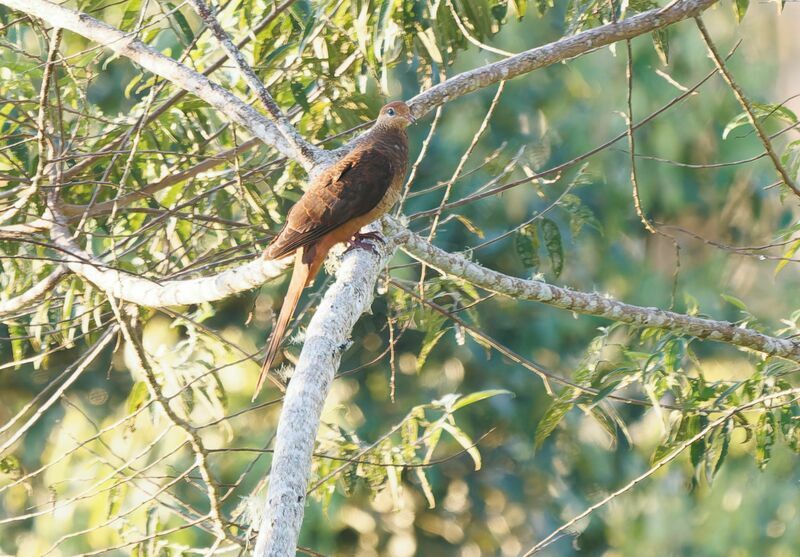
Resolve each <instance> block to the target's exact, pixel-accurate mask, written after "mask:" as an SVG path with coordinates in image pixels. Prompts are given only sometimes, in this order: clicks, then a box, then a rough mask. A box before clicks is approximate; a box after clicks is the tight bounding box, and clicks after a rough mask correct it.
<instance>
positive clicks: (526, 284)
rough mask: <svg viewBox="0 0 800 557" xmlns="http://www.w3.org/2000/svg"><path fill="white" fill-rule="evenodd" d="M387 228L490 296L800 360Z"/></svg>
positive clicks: (752, 334) (392, 224) (766, 340)
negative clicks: (507, 270) (506, 270)
mask: <svg viewBox="0 0 800 557" xmlns="http://www.w3.org/2000/svg"><path fill="white" fill-rule="evenodd" d="M385 227H386V229H387V230H389V231H390V233H391V234H394V235H395V241H397V242H398V244H400V247H401V249H403V251H405V252H406V253H408V254H409V255H410V256H411V257H413V258H414V259H417V260H418V261H420V262H422V263H425V264H426V265H428V266H430V267H433V268H434V269H436V270H437V271H439V272H440V273H442V274H444V275H450V276H455V277H459V278H462V279H464V280H466V281H468V282H470V283H472V284H474V285H476V286H480V287H481V288H485V289H486V290H489V291H491V292H496V293H498V294H503V295H505V296H510V297H512V298H515V299H518V300H532V301H535V302H541V303H543V304H547V305H550V306H555V307H559V308H561V309H566V310H569V311H574V312H576V313H582V314H585V315H597V316H599V317H604V318H606V319H610V320H612V321H618V322H621V323H628V324H630V325H636V326H641V327H655V328H657V329H669V330H672V331H676V332H678V333H682V334H686V335H690V336H693V337H697V338H701V339H708V340H714V341H717V342H724V343H726V344H732V345H734V346H739V347H742V348H749V349H751V350H755V351H757V352H762V353H764V354H768V355H771V356H779V357H781V358H785V359H787V360H791V361H794V362H800V343H797V342H794V341H792V340H789V339H785V338H777V337H772V336H769V335H765V334H763V333H759V332H758V331H754V330H753V329H747V328H744V327H739V326H737V325H735V324H734V323H730V322H728V321H715V320H713V319H705V318H702V317H694V316H691V315H686V314H682V313H676V312H673V311H665V310H663V309H659V308H655V307H650V308H646V307H641V306H634V305H631V304H626V303H623V302H618V301H616V300H611V299H609V298H606V297H605V296H603V295H601V294H598V293H595V292H579V291H575V290H569V289H568V288H562V287H559V286H554V285H552V284H548V283H546V282H543V281H539V280H526V279H521V278H516V277H511V276H508V275H504V274H503V273H498V272H497V271H493V270H491V269H487V268H486V267H482V266H481V265H478V264H477V263H475V262H473V261H470V260H468V259H466V258H465V257H463V256H461V255H456V254H452V253H447V252H446V251H444V250H441V249H439V248H437V247H436V246H433V245H431V244H429V243H428V242H426V241H425V240H424V239H422V238H421V237H420V236H418V235H416V234H414V233H413V232H410V231H409V230H406V229H405V228H402V227H401V226H400V225H399V224H398V223H397V222H396V221H394V220H393V219H391V220H390V219H386V224H385Z"/></svg>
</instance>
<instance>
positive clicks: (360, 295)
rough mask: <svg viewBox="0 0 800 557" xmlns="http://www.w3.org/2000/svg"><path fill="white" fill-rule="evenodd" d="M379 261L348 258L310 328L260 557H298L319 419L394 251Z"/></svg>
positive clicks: (290, 396)
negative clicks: (352, 336) (345, 352)
mask: <svg viewBox="0 0 800 557" xmlns="http://www.w3.org/2000/svg"><path fill="white" fill-rule="evenodd" d="M376 247H378V249H379V251H380V256H377V255H374V254H371V253H369V252H366V251H363V250H357V251H354V252H351V253H349V254H347V255H345V256H344V259H343V260H342V264H341V266H340V267H339V270H338V271H337V273H336V282H334V283H333V285H332V286H331V287H330V288H328V290H327V291H326V292H325V296H324V297H323V298H322V301H321V302H320V305H319V307H318V308H317V311H316V312H315V313H314V316H313V317H312V318H311V321H310V322H309V324H308V328H307V329H306V334H305V341H304V343H303V349H302V351H301V352H300V359H299V360H298V362H297V365H296V366H295V370H294V373H293V374H292V379H291V381H290V382H289V387H288V388H287V390H286V395H285V398H284V402H283V409H282V410H281V416H280V420H279V422H278V432H277V435H276V437H275V439H276V442H275V454H274V456H273V459H272V469H271V472H270V481H269V489H268V492H267V500H266V503H265V506H264V513H263V518H262V520H261V525H260V527H259V532H258V539H257V541H256V549H255V555H256V557H265V556H271V557H285V556H287V555H294V554H295V547H296V545H297V537H298V535H299V532H300V526H301V524H302V522H303V509H304V507H305V503H306V492H307V489H308V479H309V474H310V470H311V456H312V451H313V449H314V441H315V440H316V438H317V430H318V429H319V420H320V414H321V413H322V407H323V405H324V404H325V399H326V398H327V395H328V391H329V390H330V385H331V382H332V381H333V376H334V373H335V371H336V369H337V368H338V367H339V360H340V356H341V352H342V350H343V349H344V348H346V347H347V345H348V343H349V338H350V333H351V331H352V330H353V326H354V325H355V323H356V321H357V320H358V318H359V317H361V314H362V313H364V312H365V311H367V310H368V309H369V307H370V304H371V303H372V298H373V291H374V288H375V283H376V281H377V280H378V276H379V274H380V272H381V270H382V269H383V268H384V266H385V265H386V263H387V261H388V259H389V257H390V255H391V254H392V253H393V251H394V248H393V246H376Z"/></svg>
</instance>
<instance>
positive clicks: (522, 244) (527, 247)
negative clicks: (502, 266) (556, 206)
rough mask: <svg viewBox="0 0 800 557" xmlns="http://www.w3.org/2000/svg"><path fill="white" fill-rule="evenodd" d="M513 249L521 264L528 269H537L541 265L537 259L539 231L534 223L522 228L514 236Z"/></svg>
mask: <svg viewBox="0 0 800 557" xmlns="http://www.w3.org/2000/svg"><path fill="white" fill-rule="evenodd" d="M514 249H516V251H517V255H518V256H519V258H520V261H522V264H523V265H525V266H526V267H527V268H529V269H534V270H536V269H538V268H539V265H540V263H541V261H540V259H539V230H538V228H537V227H536V223H535V222H532V223H530V224H527V225H525V226H523V227H522V228H521V229H519V230H518V231H517V233H516V234H515V235H514Z"/></svg>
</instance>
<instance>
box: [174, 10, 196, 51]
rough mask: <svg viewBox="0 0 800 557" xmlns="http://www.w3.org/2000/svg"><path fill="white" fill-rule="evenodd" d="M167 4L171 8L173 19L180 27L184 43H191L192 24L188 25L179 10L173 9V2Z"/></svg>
mask: <svg viewBox="0 0 800 557" xmlns="http://www.w3.org/2000/svg"><path fill="white" fill-rule="evenodd" d="M167 6H169V7H170V8H171V9H172V14H171V15H172V17H173V18H174V19H175V22H176V23H177V24H178V27H180V30H181V32H182V33H183V38H184V40H185V41H186V44H189V43H191V42H192V41H193V40H194V31H192V26H191V25H189V22H188V21H186V17H185V16H184V15H183V14H182V13H181V11H180V10H177V9H175V4H173V3H172V2H167Z"/></svg>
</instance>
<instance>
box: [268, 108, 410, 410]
mask: <svg viewBox="0 0 800 557" xmlns="http://www.w3.org/2000/svg"><path fill="white" fill-rule="evenodd" d="M413 123H416V119H415V118H414V116H413V114H412V111H411V109H410V108H409V106H408V105H407V104H406V103H405V102H403V101H394V102H390V103H388V104H386V105H385V106H383V107H382V108H381V110H380V113H379V114H378V118H377V119H376V121H375V123H374V124H373V126H372V127H371V128H370V129H369V130H368V131H367V132H366V133H365V134H364V135H363V136H362V137H361V138H359V140H358V141H357V142H356V144H355V145H354V147H353V148H352V150H351V151H350V152H349V153H348V154H347V155H345V156H344V157H343V158H342V159H340V160H339V161H338V162H336V163H334V164H333V165H331V166H330V167H328V168H327V169H325V170H324V171H323V172H322V173H321V174H319V175H318V176H317V177H316V178H314V179H313V180H312V182H311V184H310V186H309V187H308V189H307V190H306V192H305V193H304V194H303V196H302V197H301V198H300V199H299V200H298V201H297V203H295V204H294V205H293V206H292V207H291V209H289V213H288V214H287V216H286V223H285V224H284V226H283V228H282V229H281V231H280V232H279V233H278V234H277V235H276V236H275V237H274V238H273V240H272V241H271V242H270V243H269V245H268V246H267V248H266V250H265V251H264V255H263V256H264V258H265V259H267V260H276V259H282V258H284V257H288V256H289V255H291V254H294V268H293V270H292V278H291V281H290V282H289V289H288V290H287V292H286V297H285V298H284V300H283V305H282V307H281V311H280V313H279V314H278V319H277V321H276V322H275V326H274V327H273V330H272V335H271V337H270V340H269V344H268V347H267V355H266V358H265V359H264V364H263V365H262V366H261V374H260V375H259V377H258V382H257V383H256V389H255V393H254V394H253V400H255V399H256V397H257V396H258V393H259V392H260V391H261V388H262V386H263V384H264V380H265V379H266V378H267V376H268V373H269V370H270V368H271V367H272V364H273V362H274V361H275V358H276V356H277V354H278V349H279V348H280V345H281V341H282V340H283V336H284V334H285V332H286V327H287V325H288V324H289V321H290V320H291V318H292V315H293V314H294V311H295V308H296V307H297V303H298V301H299V300H300V295H301V293H302V292H303V289H304V288H305V287H306V286H308V285H309V284H310V283H311V282H312V281H313V279H314V277H315V276H316V274H317V272H319V269H320V267H321V266H322V263H323V262H324V261H325V258H326V257H327V255H328V252H329V251H330V249H331V248H332V247H333V246H334V245H336V244H338V243H340V242H345V241H347V242H349V243H350V248H349V249H354V248H364V249H370V250H372V251H374V247H372V246H371V245H370V244H368V243H366V240H369V239H372V240H381V241H382V238H381V237H380V235H379V234H378V233H376V232H367V233H363V234H362V233H359V230H361V228H362V227H363V226H365V225H367V224H369V223H371V222H373V221H375V220H377V219H379V218H380V217H381V216H383V215H384V214H386V213H387V212H388V211H389V209H391V208H392V206H393V205H394V204H395V203H396V202H397V200H398V199H399V198H400V194H401V193H402V190H403V184H404V182H405V176H406V169H407V167H408V135H407V133H406V128H407V127H408V126H409V125H410V124H413Z"/></svg>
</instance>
